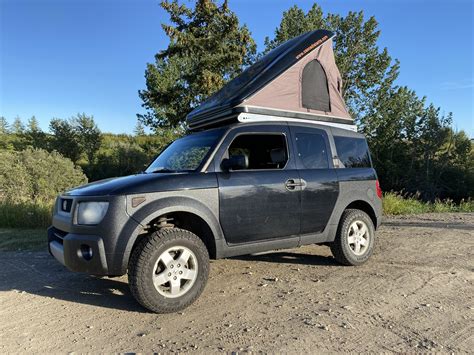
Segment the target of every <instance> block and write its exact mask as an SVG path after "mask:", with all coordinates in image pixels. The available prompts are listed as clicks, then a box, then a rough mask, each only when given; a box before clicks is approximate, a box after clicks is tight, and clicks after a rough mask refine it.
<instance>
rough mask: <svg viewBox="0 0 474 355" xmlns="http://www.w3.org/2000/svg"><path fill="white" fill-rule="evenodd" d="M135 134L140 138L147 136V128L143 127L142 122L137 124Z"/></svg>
mask: <svg viewBox="0 0 474 355" xmlns="http://www.w3.org/2000/svg"><path fill="white" fill-rule="evenodd" d="M133 133H134V134H135V135H136V136H139V137H140V136H144V135H145V134H146V133H145V127H144V126H143V123H142V122H141V121H140V120H138V121H137V124H136V125H135V128H134V130H133Z"/></svg>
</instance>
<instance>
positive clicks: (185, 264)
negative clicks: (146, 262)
mask: <svg viewBox="0 0 474 355" xmlns="http://www.w3.org/2000/svg"><path fill="white" fill-rule="evenodd" d="M197 275H198V263H197V258H196V255H194V253H193V252H192V251H191V250H190V249H188V248H186V247H183V246H177V247H172V248H169V249H168V250H166V251H164V252H163V253H162V254H161V255H160V256H159V258H158V260H157V262H156V263H155V266H154V268H153V285H154V286H155V289H156V290H157V291H158V292H159V293H160V294H161V295H163V296H165V297H167V298H176V297H180V296H182V295H184V294H185V293H186V292H188V291H189V289H190V288H191V287H192V286H193V285H194V282H195V281H196V279H197Z"/></svg>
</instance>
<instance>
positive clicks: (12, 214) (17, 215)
mask: <svg viewBox="0 0 474 355" xmlns="http://www.w3.org/2000/svg"><path fill="white" fill-rule="evenodd" d="M52 211H53V203H49V204H48V203H33V202H28V203H25V202H22V203H11V202H7V201H2V202H0V228H47V227H48V226H49V225H51V216H52Z"/></svg>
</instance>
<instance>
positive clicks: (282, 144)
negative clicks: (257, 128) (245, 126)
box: [228, 134, 288, 169]
mask: <svg viewBox="0 0 474 355" xmlns="http://www.w3.org/2000/svg"><path fill="white" fill-rule="evenodd" d="M228 154H229V157H231V156H232V155H245V156H247V158H248V161H249V167H248V169H283V168H284V167H285V165H286V162H287V161H288V153H287V149H286V139H285V136H284V135H283V134H242V135H240V136H237V137H236V138H235V139H234V141H233V142H232V144H231V145H230V146H229V149H228Z"/></svg>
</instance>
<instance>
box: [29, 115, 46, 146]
mask: <svg viewBox="0 0 474 355" xmlns="http://www.w3.org/2000/svg"><path fill="white" fill-rule="evenodd" d="M23 138H24V140H25V143H26V144H27V145H28V146H32V147H34V148H41V149H46V148H47V136H46V134H45V133H44V132H43V131H42V129H41V128H40V126H39V122H38V120H37V119H36V117H35V116H32V117H31V118H30V119H29V120H28V123H27V125H26V129H25V130H24V132H23Z"/></svg>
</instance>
